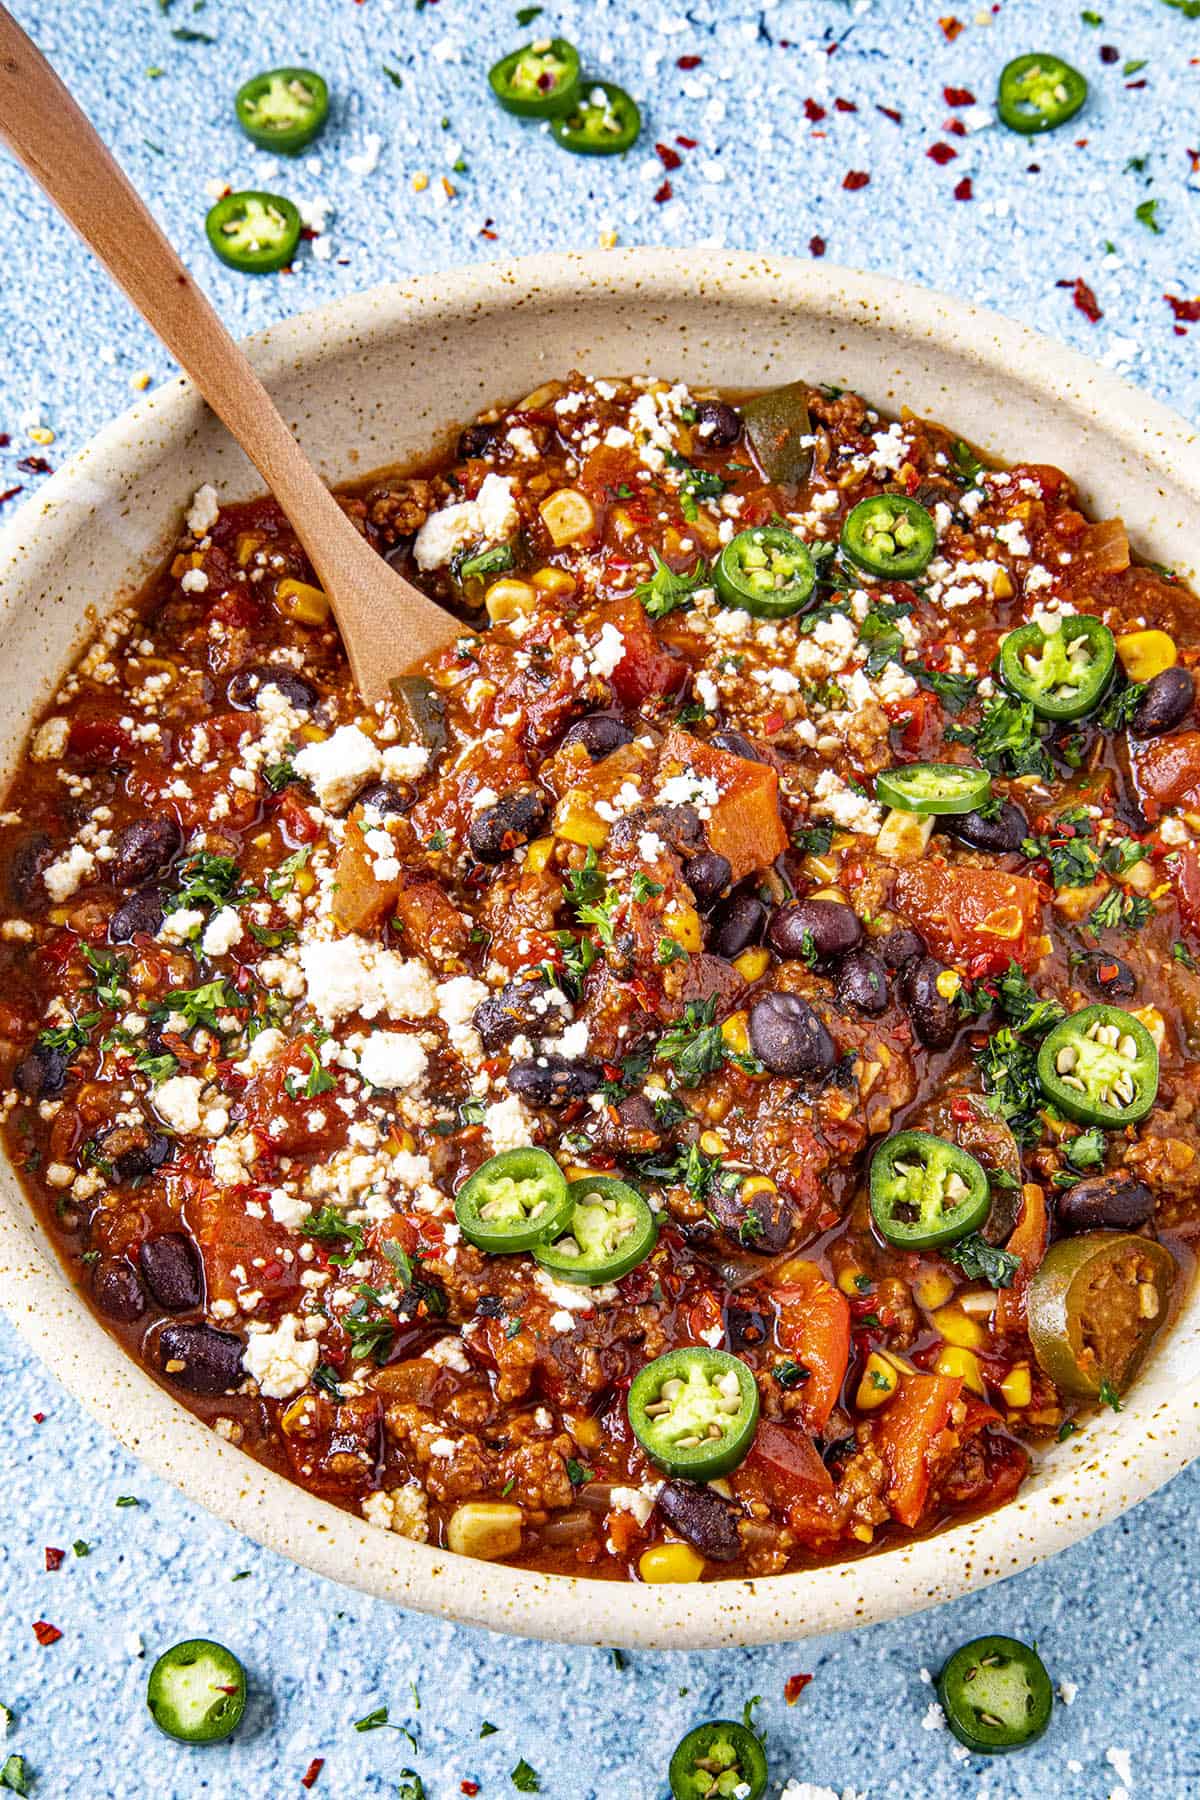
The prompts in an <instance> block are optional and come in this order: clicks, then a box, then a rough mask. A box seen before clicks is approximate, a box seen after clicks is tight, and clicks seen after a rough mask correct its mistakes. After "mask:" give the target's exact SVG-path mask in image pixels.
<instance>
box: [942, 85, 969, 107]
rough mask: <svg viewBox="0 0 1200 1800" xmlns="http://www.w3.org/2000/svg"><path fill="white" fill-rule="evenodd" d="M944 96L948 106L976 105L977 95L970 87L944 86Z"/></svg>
mask: <svg viewBox="0 0 1200 1800" xmlns="http://www.w3.org/2000/svg"><path fill="white" fill-rule="evenodd" d="M942 98H943V100H944V101H945V102H946V105H947V106H974V104H975V96H974V94H973V93H972V92H971V90H970V88H956V87H944V88H943V89H942Z"/></svg>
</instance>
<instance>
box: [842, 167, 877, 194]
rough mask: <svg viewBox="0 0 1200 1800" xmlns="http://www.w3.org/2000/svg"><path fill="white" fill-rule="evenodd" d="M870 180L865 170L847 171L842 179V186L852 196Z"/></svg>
mask: <svg viewBox="0 0 1200 1800" xmlns="http://www.w3.org/2000/svg"><path fill="white" fill-rule="evenodd" d="M870 179H871V177H870V175H869V174H868V173H867V171H866V169H847V170H846V173H845V176H844V177H843V179H842V186H843V187H844V188H848V189H849V191H850V192H851V193H852V194H853V193H857V191H858V189H859V188H865V187H866V185H867V183H868V182H869V181H870Z"/></svg>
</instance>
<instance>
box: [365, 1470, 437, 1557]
mask: <svg viewBox="0 0 1200 1800" xmlns="http://www.w3.org/2000/svg"><path fill="white" fill-rule="evenodd" d="M362 1510H363V1518H364V1519H365V1520H366V1521H367V1523H368V1525H376V1526H378V1527H379V1529H380V1530H381V1531H394V1532H396V1533H398V1535H399V1536H400V1537H406V1538H411V1539H412V1540H413V1542H414V1543H417V1544H423V1543H424V1542H425V1541H426V1539H427V1538H428V1536H429V1502H428V1500H427V1499H426V1497H425V1490H424V1488H422V1487H420V1486H419V1485H418V1484H417V1483H416V1482H415V1481H411V1482H409V1484H408V1486H407V1487H402V1488H380V1489H379V1490H378V1491H377V1492H376V1493H374V1494H368V1495H367V1497H366V1499H365V1500H364V1501H363V1503H362Z"/></svg>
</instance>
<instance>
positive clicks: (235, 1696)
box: [146, 1638, 246, 1744]
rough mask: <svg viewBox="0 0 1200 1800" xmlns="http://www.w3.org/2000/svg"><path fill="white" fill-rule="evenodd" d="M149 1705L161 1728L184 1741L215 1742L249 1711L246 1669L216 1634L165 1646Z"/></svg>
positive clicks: (153, 1671)
mask: <svg viewBox="0 0 1200 1800" xmlns="http://www.w3.org/2000/svg"><path fill="white" fill-rule="evenodd" d="M146 1705H147V1706H148V1707H149V1708H150V1716H151V1718H152V1719H153V1720H154V1723H155V1724H156V1725H157V1726H158V1728H159V1730H160V1731H165V1732H166V1734H167V1736H168V1737H173V1738H177V1739H178V1740H179V1742H180V1743H181V1744H215V1743H218V1742H219V1741H220V1739H221V1738H226V1737H228V1736H229V1734H230V1732H231V1731H233V1730H234V1728H235V1727H236V1725H237V1723H238V1721H239V1719H240V1718H241V1716H242V1714H243V1713H244V1712H245V1710H246V1671H245V1669H243V1667H242V1665H241V1663H240V1662H239V1661H238V1659H237V1657H236V1656H235V1655H234V1654H233V1652H232V1651H231V1650H227V1649H226V1648H225V1646H224V1644H216V1643H214V1642H213V1641H212V1639H211V1638H187V1639H185V1641H184V1642H183V1643H182V1644H173V1645H172V1647H171V1648H170V1649H169V1650H164V1651H163V1653H162V1655H161V1656H160V1657H159V1659H158V1661H157V1662H156V1663H155V1665H154V1667H153V1668H152V1669H151V1671H150V1679H149V1681H148V1682H147V1683H146Z"/></svg>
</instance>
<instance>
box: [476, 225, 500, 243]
mask: <svg viewBox="0 0 1200 1800" xmlns="http://www.w3.org/2000/svg"><path fill="white" fill-rule="evenodd" d="M479 235H480V237H481V238H486V239H487V241H488V243H489V244H494V243H496V241H497V239H498V238H499V235H500V234H499V233H498V232H496V231H489V230H488V228H487V226H486V225H481V226H480V227H479Z"/></svg>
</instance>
